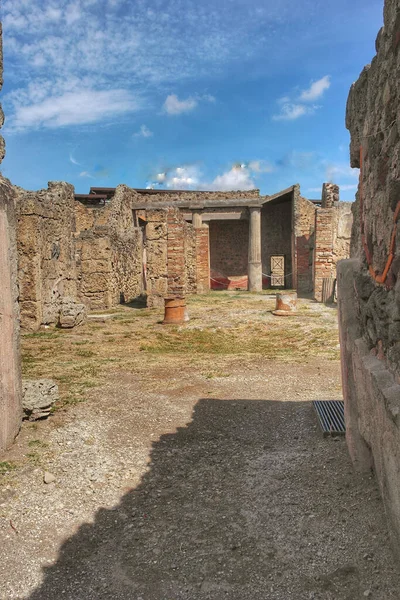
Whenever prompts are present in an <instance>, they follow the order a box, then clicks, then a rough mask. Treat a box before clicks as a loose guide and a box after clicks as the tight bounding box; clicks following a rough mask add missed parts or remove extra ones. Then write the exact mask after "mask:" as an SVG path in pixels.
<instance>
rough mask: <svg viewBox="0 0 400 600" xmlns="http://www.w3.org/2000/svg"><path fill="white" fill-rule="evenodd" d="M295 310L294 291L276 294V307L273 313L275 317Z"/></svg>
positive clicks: (283, 315)
mask: <svg viewBox="0 0 400 600" xmlns="http://www.w3.org/2000/svg"><path fill="white" fill-rule="evenodd" d="M296 312H297V294H296V292H286V293H285V292H283V293H280V294H276V307H275V310H274V311H273V314H274V315H276V316H277V317H288V316H290V315H293V314H295V313H296Z"/></svg>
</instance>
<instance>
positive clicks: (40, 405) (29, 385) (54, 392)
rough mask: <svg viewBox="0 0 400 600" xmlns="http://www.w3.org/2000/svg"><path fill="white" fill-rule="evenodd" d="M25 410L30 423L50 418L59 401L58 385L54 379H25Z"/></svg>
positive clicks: (23, 388) (23, 389) (23, 392)
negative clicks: (55, 404) (54, 406)
mask: <svg viewBox="0 0 400 600" xmlns="http://www.w3.org/2000/svg"><path fill="white" fill-rule="evenodd" d="M22 395H23V401H22V405H23V409H24V413H25V418H26V419H29V421H35V420H36V419H43V418H45V417H48V416H49V414H50V412H51V408H52V406H53V405H54V403H55V402H57V400H58V399H59V394H58V385H57V384H56V382H55V381H53V380H52V379H24V380H23V381H22Z"/></svg>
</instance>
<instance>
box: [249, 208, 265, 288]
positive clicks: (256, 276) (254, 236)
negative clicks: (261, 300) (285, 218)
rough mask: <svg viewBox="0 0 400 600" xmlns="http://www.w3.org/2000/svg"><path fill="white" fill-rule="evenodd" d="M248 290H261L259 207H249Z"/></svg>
mask: <svg viewBox="0 0 400 600" xmlns="http://www.w3.org/2000/svg"><path fill="white" fill-rule="evenodd" d="M249 212H250V222H249V226H250V231H249V262H248V277H249V284H248V286H249V292H261V291H262V263H261V208H259V207H257V208H249Z"/></svg>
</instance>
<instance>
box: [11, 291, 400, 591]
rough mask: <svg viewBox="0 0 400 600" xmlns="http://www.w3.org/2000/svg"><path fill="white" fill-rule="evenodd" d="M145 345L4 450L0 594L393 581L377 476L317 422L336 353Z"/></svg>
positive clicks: (336, 376) (335, 381)
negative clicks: (181, 350)
mask: <svg viewBox="0 0 400 600" xmlns="http://www.w3.org/2000/svg"><path fill="white" fill-rule="evenodd" d="M252 301H253V300H252V299H250V300H249V301H248V303H249V306H248V307H247V308H246V305H244V306H242V309H241V310H238V311H237V318H238V319H240V320H241V321H243V318H244V317H245V316H246V314H247V313H246V310H249V311H251V310H253V307H252V305H251V302H252ZM315 306H316V305H313V304H311V305H310V307H311V310H312V311H319V314H320V315H322V317H323V318H325V317H324V315H325V312H324V311H326V315H325V316H326V320H325V321H324V322H326V326H327V327H334V326H335V325H334V318H333V317H332V315H333V314H334V313H332V309H329V311H330V312H329V311H328V309H325V308H324V307H320V308H318V307H317V308H315ZM206 308H207V306H206V305H204V307H202V306H197V307H196V309H195V310H196V311H197V312H196V314H197V321H196V326H199V323H200V324H201V322H202V321H201V319H204V322H208V321H209V318H210V316H209V314H208V313H207V312H206ZM208 308H209V307H208ZM203 309H204V311H205V312H204V315H203V316H202V311H203ZM219 320H220V322H221V321H222V320H223V311H222V308H221V311H220V314H219ZM319 321H321V317H320V318H319ZM291 322H293V321H291ZM287 323H288V320H286V324H282V327H285V328H288V327H290V326H291V325H288V324H287ZM214 325H215V323H214ZM103 326H104V328H105V327H109V324H108V323H105V324H104V325H103ZM191 326H193V323H192V325H191ZM232 326H235V323H234V320H233V322H232V321H229V327H232ZM118 327H119V330H120V331H121V332H123V331H124V330H125V329H124V327H123V326H121V325H120V324H119V326H118ZM127 327H129V328H132V325H131V324H130V323H127V324H126V326H125V328H127ZM319 327H320V325H319ZM93 343H94V344H95V343H96V341H95V340H93ZM40 344H41V345H43V341H40ZM85 348H88V346H85ZM142 355H143V356H142ZM141 356H142V358H141V359H140V360H141V361H142V362H140V363H139V362H138V363H137V365H136V368H135V370H134V372H127V371H125V370H124V369H123V366H122V367H121V365H119V366H118V368H116V369H115V371H114V372H112V371H111V372H108V374H107V378H106V380H105V381H103V382H102V383H101V385H99V386H98V387H96V388H93V389H90V390H88V391H87V396H86V402H84V403H79V404H77V405H69V406H67V407H66V409H64V410H59V411H56V413H55V414H54V415H53V416H52V417H50V418H49V419H48V420H47V421H43V422H40V423H37V424H25V426H24V427H23V429H22V431H21V434H20V436H19V438H18V440H17V442H16V444H15V445H14V447H13V448H12V449H11V451H10V452H9V453H7V454H6V455H5V456H4V457H2V460H3V461H9V462H10V463H11V464H13V463H14V464H16V465H18V468H17V469H16V470H11V471H10V472H9V473H7V474H5V475H3V476H0V479H2V482H1V485H0V530H1V539H2V544H1V550H0V553H1V560H0V598H1V599H2V600H3V599H4V600H6V599H7V600H9V599H10V600H12V599H17V598H21V599H22V598H23V599H31V600H39V599H40V600H53V599H56V598H57V599H58V598H65V599H69V600H91V599H93V600H94V599H104V600H105V599H133V600H197V599H198V600H203V599H204V600H206V599H210V600H221V599H223V598H228V599H229V600H261V599H262V600H265V599H271V600H275V599H276V600H289V599H290V598H293V599H295V600H309V599H316V600H345V599H346V600H357V599H363V598H371V599H376V600H377V599H379V600H386V599H389V598H396V599H398V598H399V597H400V577H399V574H398V565H397V564H396V562H395V560H394V558H393V556H392V553H391V550H390V546H389V541H388V533H387V528H386V524H385V518H384V513H383V507H382V503H381V501H380V498H379V493H378V490H377V486H376V483H375V480H374V478H373V476H372V475H371V476H370V477H360V476H356V475H355V474H354V473H353V470H352V467H351V463H350V460H349V458H348V454H347V451H346V446H345V442H344V440H343V439H331V438H323V437H322V435H321V433H320V431H319V429H318V428H317V425H316V419H315V416H314V413H313V409H312V406H311V402H310V401H311V400H313V399H337V398H340V372H339V364H338V362H337V361H336V360H326V359H325V358H313V360H309V359H306V358H305V360H304V361H303V362H295V363H293V364H292V363H290V361H289V362H288V361H287V359H286V360H285V361H284V362H283V361H279V360H266V359H265V358H264V357H261V356H257V355H249V356H246V355H243V356H235V355H226V354H224V355H221V356H219V355H217V356H207V354H203V355H201V356H199V355H196V356H195V357H190V356H187V357H182V356H176V355H170V354H168V353H167V354H160V355H155V356H151V357H150V356H148V355H145V353H141ZM189 359H190V360H189ZM27 457H28V458H27ZM45 471H47V472H48V473H50V474H51V475H52V476H53V477H54V481H53V482H51V483H48V484H46V483H44V481H43V478H44V472H45Z"/></svg>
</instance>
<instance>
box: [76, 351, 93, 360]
mask: <svg viewBox="0 0 400 600" xmlns="http://www.w3.org/2000/svg"><path fill="white" fill-rule="evenodd" d="M75 354H76V355H77V356H83V357H84V358H91V357H92V356H96V353H95V352H93V351H92V350H77V351H76V353H75Z"/></svg>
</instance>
